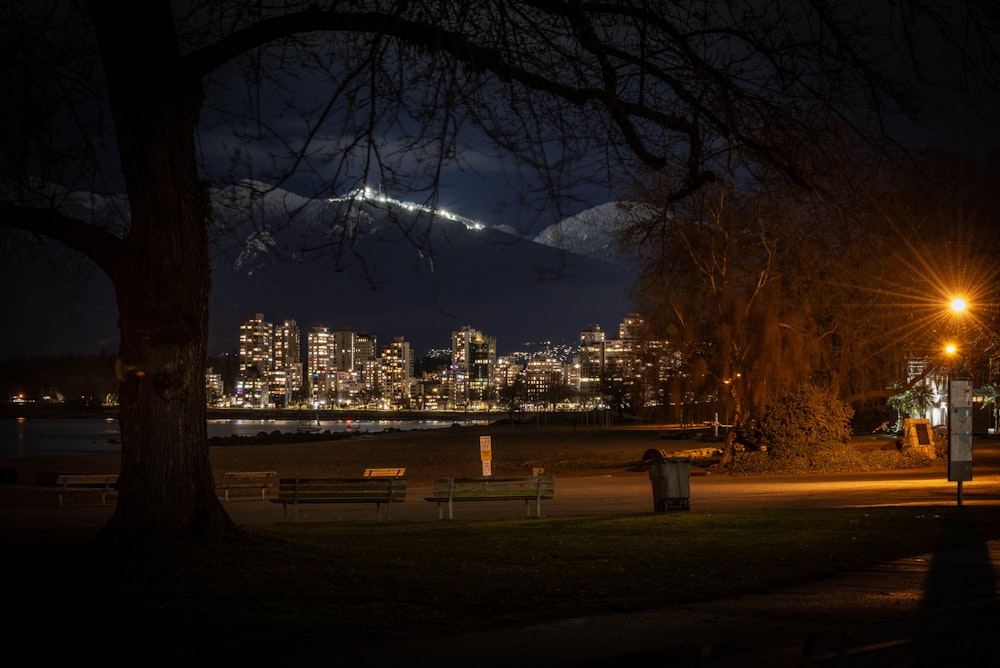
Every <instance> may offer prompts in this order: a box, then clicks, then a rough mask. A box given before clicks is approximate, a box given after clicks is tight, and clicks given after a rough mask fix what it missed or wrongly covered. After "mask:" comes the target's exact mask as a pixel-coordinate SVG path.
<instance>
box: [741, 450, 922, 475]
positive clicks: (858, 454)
mask: <svg viewBox="0 0 1000 668" xmlns="http://www.w3.org/2000/svg"><path fill="white" fill-rule="evenodd" d="M930 463H931V459H930V457H929V456H928V455H927V454H926V453H924V452H921V451H919V450H917V449H915V448H910V449H908V450H904V451H899V450H896V449H895V448H893V449H891V450H872V449H862V448H857V447H855V446H854V445H851V444H847V443H837V444H832V445H831V446H830V447H827V448H821V449H819V450H818V451H817V453H816V457H815V459H813V460H812V461H809V460H807V459H806V458H804V457H797V458H792V459H776V458H774V457H769V456H768V453H767V452H766V451H746V450H744V451H738V452H736V454H735V457H734V459H733V463H732V466H731V467H730V473H732V474H735V475H761V474H766V473H805V472H816V471H824V472H828V473H847V472H857V471H889V470H894V469H908V468H919V467H923V466H928V465H930Z"/></svg>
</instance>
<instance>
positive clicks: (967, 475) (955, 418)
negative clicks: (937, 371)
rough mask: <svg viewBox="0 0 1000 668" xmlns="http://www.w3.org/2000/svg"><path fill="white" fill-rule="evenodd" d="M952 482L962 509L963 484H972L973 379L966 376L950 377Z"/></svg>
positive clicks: (949, 423) (950, 462)
mask: <svg viewBox="0 0 1000 668" xmlns="http://www.w3.org/2000/svg"><path fill="white" fill-rule="evenodd" d="M948 480H949V481H953V482H957V483H958V505H962V481H963V480H972V378H971V376H968V375H962V374H948Z"/></svg>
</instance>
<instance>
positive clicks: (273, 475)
mask: <svg viewBox="0 0 1000 668" xmlns="http://www.w3.org/2000/svg"><path fill="white" fill-rule="evenodd" d="M277 479H278V472H277V471H228V472H226V473H225V474H224V475H223V481H224V482H226V483H230V482H236V481H251V480H253V481H260V483H261V484H264V483H267V482H270V481H277Z"/></svg>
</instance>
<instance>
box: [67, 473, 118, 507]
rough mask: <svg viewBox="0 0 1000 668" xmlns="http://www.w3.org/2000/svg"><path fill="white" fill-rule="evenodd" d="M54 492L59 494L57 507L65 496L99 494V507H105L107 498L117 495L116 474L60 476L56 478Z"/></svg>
mask: <svg viewBox="0 0 1000 668" xmlns="http://www.w3.org/2000/svg"><path fill="white" fill-rule="evenodd" d="M54 491H55V492H57V493H58V494H59V505H60V506H62V505H63V498H64V497H65V495H67V494H100V495H101V505H102V506H103V505H106V504H107V500H108V496H112V495H114V494H117V493H118V475H117V474H103V473H99V474H72V475H69V474H62V475H58V476H56V480H55V490H54Z"/></svg>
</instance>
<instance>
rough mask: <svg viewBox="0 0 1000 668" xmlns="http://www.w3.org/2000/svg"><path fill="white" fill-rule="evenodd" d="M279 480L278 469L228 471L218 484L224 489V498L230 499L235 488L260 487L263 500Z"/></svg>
mask: <svg viewBox="0 0 1000 668" xmlns="http://www.w3.org/2000/svg"><path fill="white" fill-rule="evenodd" d="M277 481H278V472H277V471H227V472H226V473H225V474H223V476H222V483H221V484H220V485H218V488H219V489H222V490H223V493H224V498H225V500H226V501H228V500H229V492H230V491H231V490H234V489H259V490H260V498H261V500H262V501H263V500H265V499H266V498H267V491H268V490H269V489H271V488H273V487H274V486H275V485H276V484H277Z"/></svg>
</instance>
